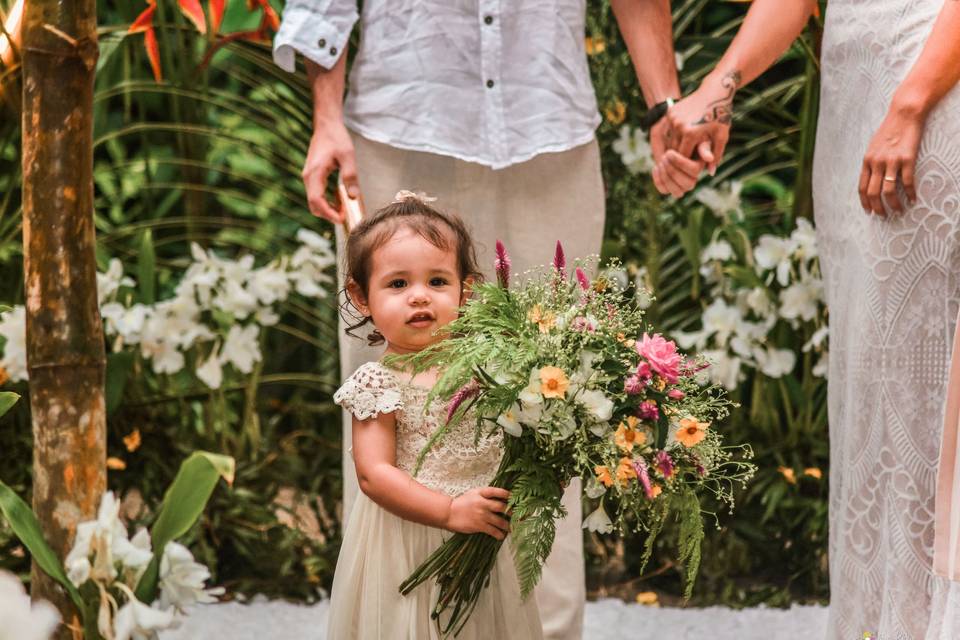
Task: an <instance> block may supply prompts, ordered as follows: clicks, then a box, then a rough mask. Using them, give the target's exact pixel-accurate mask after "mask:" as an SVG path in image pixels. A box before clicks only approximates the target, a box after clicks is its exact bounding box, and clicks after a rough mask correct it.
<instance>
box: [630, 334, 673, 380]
mask: <svg viewBox="0 0 960 640" xmlns="http://www.w3.org/2000/svg"><path fill="white" fill-rule="evenodd" d="M636 346H637V353H639V354H640V355H641V356H643V357H644V358H646V359H647V362H649V363H650V366H651V367H652V368H653V370H654V371H655V372H656V373H657V374H659V375H660V376H661V377H662V378H664V379H665V380H666V381H667V382H669V383H670V384H676V383H677V382H678V381H679V380H680V361H681V360H682V357H681V356H680V354H679V353H677V345H676V343H675V342H674V341H673V340H665V339H664V337H663V336H661V335H660V334H659V333H655V334H653V336H649V335H647V334H646V333H644V334H643V337H642V338H641V339H640V342H638V343H637V345H636Z"/></svg>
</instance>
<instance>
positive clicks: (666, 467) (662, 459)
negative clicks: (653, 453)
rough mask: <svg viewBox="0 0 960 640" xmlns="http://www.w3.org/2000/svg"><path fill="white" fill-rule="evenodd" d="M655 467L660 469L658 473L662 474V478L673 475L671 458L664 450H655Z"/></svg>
mask: <svg viewBox="0 0 960 640" xmlns="http://www.w3.org/2000/svg"><path fill="white" fill-rule="evenodd" d="M657 469H660V473H662V474H663V477H664V478H670V477H672V476H673V460H672V459H671V458H670V454H669V453H667V452H666V451H663V450H660V451H657Z"/></svg>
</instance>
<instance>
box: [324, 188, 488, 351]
mask: <svg viewBox="0 0 960 640" xmlns="http://www.w3.org/2000/svg"><path fill="white" fill-rule="evenodd" d="M404 228H406V229H410V230H411V231H413V232H415V233H417V234H419V235H420V237H422V238H423V239H425V240H426V241H427V242H429V243H430V244H432V245H433V246H435V247H437V248H438V249H442V250H444V251H449V250H451V249H452V250H453V251H454V252H455V253H456V255H457V270H458V275H459V276H460V283H461V287H462V286H463V282H464V281H465V280H466V279H467V278H469V277H473V279H474V280H477V281H479V280H482V279H483V275H482V274H481V273H480V269H479V267H477V254H476V250H475V249H474V247H473V240H472V239H471V238H470V234H469V232H468V231H467V226H466V225H465V224H464V223H463V220H461V219H460V218H459V217H458V216H456V215H453V214H450V213H445V212H443V211H440V210H439V209H436V208H435V207H432V206H430V205H429V204H428V203H427V202H426V201H425V200H424V199H423V198H422V197H420V196H417V195H414V194H412V193H406V194H398V198H397V200H395V201H393V202H392V203H390V204H388V205H387V206H385V207H383V208H381V209H378V210H377V211H376V213H374V214H373V215H372V216H370V217H369V218H364V219H363V221H362V222H361V223H360V224H358V225H357V226H356V227H355V228H354V229H353V230H352V231H351V232H350V235H349V236H348V237H347V243H346V251H345V257H344V288H343V289H342V290H341V291H340V295H341V296H342V301H341V302H340V315H341V317H343V319H344V322H345V323H346V325H347V329H346V332H347V335H349V336H353V337H355V338H361V337H362V336H358V335H357V334H355V333H354V331H356V330H357V329H360V328H361V327H363V326H364V325H366V324H367V323H371V322H372V319H371V318H370V317H369V316H364V315H363V314H362V313H360V310H359V309H357V308H356V307H355V306H354V305H353V301H352V300H351V299H350V296H349V295H348V294H347V287H348V286H349V285H350V284H351V283H356V285H357V286H358V287H359V288H360V291H361V292H362V293H363V297H364V299H366V298H367V297H368V296H369V293H370V270H371V268H372V258H373V252H374V251H376V250H377V249H379V248H380V247H382V246H383V245H384V244H386V242H387V241H388V240H389V239H390V238H392V237H393V236H394V235H395V234H396V233H397V231H399V230H400V229H404ZM366 338H367V342H368V343H369V344H370V345H371V346H373V345H378V344H381V343H383V341H384V338H383V335H382V334H381V333H380V332H379V331H377V330H376V329H374V330H373V331H372V332H370V333H369V334H368V335H367V336H366Z"/></svg>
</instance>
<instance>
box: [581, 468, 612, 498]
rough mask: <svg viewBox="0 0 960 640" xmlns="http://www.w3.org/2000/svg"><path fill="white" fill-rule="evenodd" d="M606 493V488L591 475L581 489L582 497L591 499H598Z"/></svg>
mask: <svg viewBox="0 0 960 640" xmlns="http://www.w3.org/2000/svg"><path fill="white" fill-rule="evenodd" d="M606 492H607V488H606V487H605V486H603V485H602V484H601V483H600V481H599V480H597V476H595V475H592V474H591V475H590V477H589V478H588V479H587V484H586V485H585V486H584V487H583V493H584V495H586V496H587V497H588V498H591V499H596V498H599V497H600V496H602V495H603V494H605V493H606Z"/></svg>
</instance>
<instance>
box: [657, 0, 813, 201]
mask: <svg viewBox="0 0 960 640" xmlns="http://www.w3.org/2000/svg"><path fill="white" fill-rule="evenodd" d="M815 7H816V0H754V1H753V4H751V6H750V10H749V11H748V12H747V15H746V17H745V18H744V21H743V24H742V25H741V26H740V30H739V31H738V32H737V35H736V37H735V38H734V39H733V42H732V43H731V44H730V46H729V48H727V51H726V53H724V55H723V57H722V58H721V59H720V61H719V62H718V63H717V65H716V67H714V69H713V71H712V72H710V74H709V75H708V76H707V77H706V78H704V80H703V82H702V83H701V84H700V86H699V87H698V88H697V90H696V91H694V92H693V93H691V94H690V95H689V96H687V97H686V98H684V99H683V100H681V101H680V102H678V103H677V104H675V105H674V106H673V107H672V108H671V109H670V111H669V112H668V113H667V116H666V118H665V119H666V120H668V122H669V125H670V142H669V145H668V146H669V147H670V148H671V149H674V150H676V152H675V153H668V154H665V157H664V160H663V161H662V162H661V163H660V164H659V165H658V169H660V171H661V172H666V173H667V175H677V173H678V172H679V162H680V161H681V160H682V159H683V158H689V157H690V156H692V155H693V153H694V151H695V150H697V149H698V148H700V149H702V147H701V144H702V143H703V142H704V141H709V142H710V143H711V146H712V153H711V156H712V157H709V158H704V159H705V160H706V161H707V166H708V168H709V169H710V171H711V173H712V172H714V171H716V167H717V165H718V164H719V163H720V161H721V159H722V158H723V152H724V150H725V149H726V145H727V141H728V140H729V138H730V124H731V123H732V121H733V97H734V95H735V94H736V92H737V90H738V89H740V87H742V86H744V85H746V84H748V83H749V82H751V81H753V80H754V79H755V78H756V77H757V76H759V75H760V74H761V73H763V72H764V71H766V70H767V69H768V68H769V67H770V65H772V64H773V63H774V62H776V60H777V58H779V57H780V56H781V55H782V54H783V52H784V51H786V50H787V49H788V48H789V47H790V45H791V44H792V43H793V41H794V40H796V39H797V36H799V35H800V32H801V31H803V27H804V26H805V25H806V23H807V20H808V19H809V18H810V15H811V14H812V12H813V10H814V8H815ZM681 177H682V176H681ZM683 186H686V187H688V189H687V190H689V189H691V188H693V185H692V184H690V182H689V180H685V181H683Z"/></svg>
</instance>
